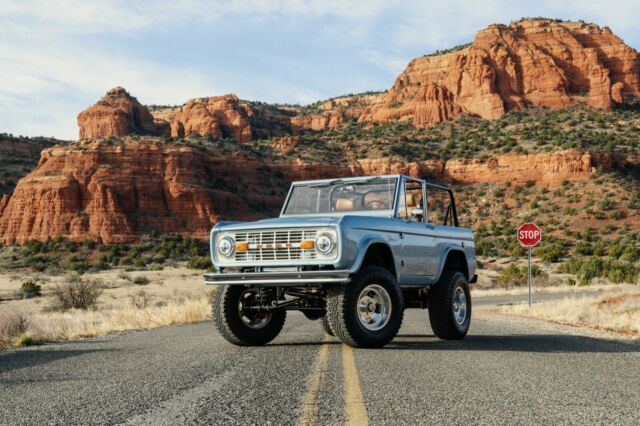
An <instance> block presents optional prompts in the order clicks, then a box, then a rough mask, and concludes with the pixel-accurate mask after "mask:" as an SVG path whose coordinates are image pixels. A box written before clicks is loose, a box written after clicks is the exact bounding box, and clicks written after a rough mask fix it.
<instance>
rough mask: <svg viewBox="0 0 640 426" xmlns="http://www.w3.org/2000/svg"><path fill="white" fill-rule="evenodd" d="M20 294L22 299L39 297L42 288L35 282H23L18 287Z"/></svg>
mask: <svg viewBox="0 0 640 426" xmlns="http://www.w3.org/2000/svg"><path fill="white" fill-rule="evenodd" d="M20 292H21V293H22V298H23V299H31V298H32V297H40V296H41V295H42V287H41V286H40V285H39V284H37V283H36V282H35V281H31V280H29V281H25V282H23V283H22V285H21V286H20Z"/></svg>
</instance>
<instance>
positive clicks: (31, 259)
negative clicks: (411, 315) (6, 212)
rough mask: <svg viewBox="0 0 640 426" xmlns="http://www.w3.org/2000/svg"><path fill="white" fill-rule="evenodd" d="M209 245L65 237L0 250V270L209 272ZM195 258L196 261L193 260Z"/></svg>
mask: <svg viewBox="0 0 640 426" xmlns="http://www.w3.org/2000/svg"><path fill="white" fill-rule="evenodd" d="M208 250H209V247H208V243H207V242H206V241H203V240H199V239H195V238H189V237H183V236H181V235H177V234H176V235H163V236H157V235H155V234H154V235H149V236H147V237H145V238H143V240H142V241H140V242H138V243H133V244H112V245H105V244H98V243H95V242H93V241H91V240H86V241H84V242H82V243H77V242H72V241H69V240H66V239H63V238H56V239H49V240H47V241H30V242H28V243H27V244H25V245H24V246H9V247H3V248H0V269H2V270H5V271H12V270H24V269H28V270H31V271H34V272H46V273H47V274H61V273H64V272H66V271H74V272H77V273H79V274H83V273H86V272H97V271H101V270H106V269H111V268H117V267H119V268H121V269H123V270H125V271H126V270H129V271H133V270H152V271H153V270H161V269H162V268H163V267H164V266H165V265H175V264H177V263H181V262H188V265H189V267H190V268H193V269H208V268H209V267H210V266H211V263H210V261H209V260H208V257H207V255H208ZM194 259H195V260H194Z"/></svg>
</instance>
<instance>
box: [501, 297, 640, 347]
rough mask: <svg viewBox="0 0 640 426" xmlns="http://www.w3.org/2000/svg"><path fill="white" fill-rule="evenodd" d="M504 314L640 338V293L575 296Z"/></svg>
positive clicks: (507, 310) (512, 308)
mask: <svg viewBox="0 0 640 426" xmlns="http://www.w3.org/2000/svg"><path fill="white" fill-rule="evenodd" d="M501 311H502V312H503V313H507V314H514V315H521V316H527V317H532V318H540V319H544V320H548V321H554V322H558V323H561V324H568V325H575V326H586V327H590V328H595V329H601V330H607V331H614V332H618V333H623V334H627V335H630V336H639V335H640V291H637V290H636V291H631V292H622V293H615V294H611V293H608V294H605V295H602V296H593V297H589V296H579V295H576V296H573V297H568V298H565V299H563V300H558V301H549V302H542V303H536V304H534V305H533V306H532V307H531V308H529V307H528V306H527V305H526V304H518V305H512V306H504V307H502V308H501Z"/></svg>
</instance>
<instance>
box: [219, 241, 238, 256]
mask: <svg viewBox="0 0 640 426" xmlns="http://www.w3.org/2000/svg"><path fill="white" fill-rule="evenodd" d="M234 248H235V243H234V241H233V238H231V237H224V238H222V239H221V240H220V241H218V252H219V253H220V254H221V255H223V256H224V257H229V256H231V255H232V254H233V249H234Z"/></svg>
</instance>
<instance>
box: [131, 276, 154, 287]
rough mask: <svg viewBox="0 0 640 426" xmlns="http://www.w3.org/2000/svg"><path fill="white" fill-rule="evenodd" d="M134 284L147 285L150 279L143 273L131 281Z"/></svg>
mask: <svg viewBox="0 0 640 426" xmlns="http://www.w3.org/2000/svg"><path fill="white" fill-rule="evenodd" d="M132 282H133V283H134V284H136V285H147V284H149V283H150V282H151V280H150V279H149V278H147V277H145V276H144V275H138V276H137V277H135V278H134V279H133V281H132Z"/></svg>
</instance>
